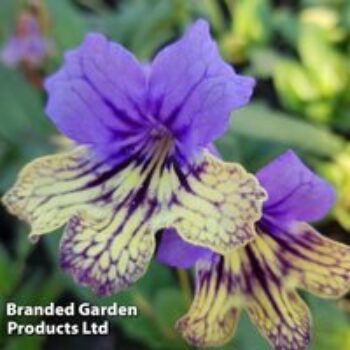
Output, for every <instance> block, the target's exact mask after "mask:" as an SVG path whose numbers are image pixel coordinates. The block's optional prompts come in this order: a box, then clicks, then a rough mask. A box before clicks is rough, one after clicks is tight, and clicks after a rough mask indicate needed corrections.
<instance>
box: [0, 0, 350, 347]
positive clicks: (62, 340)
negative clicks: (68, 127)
mask: <svg viewBox="0 0 350 350" xmlns="http://www.w3.org/2000/svg"><path fill="white" fill-rule="evenodd" d="M28 13H29V14H30V15H31V16H34V17H35V18H36V20H37V21H38V23H39V27H40V31H41V33H42V35H43V36H44V37H45V38H46V39H47V40H48V41H49V42H50V46H51V48H50V50H49V52H47V55H46V56H45V57H44V58H43V59H42V60H41V62H39V63H38V64H36V65H35V66H33V65H32V64H30V63H28V62H27V61H26V58H25V57H24V58H23V59H22V60H21V62H19V63H18V64H16V65H15V67H10V66H9V65H8V64H7V63H6V62H5V61H3V62H0V194H3V193H4V192H5V191H6V189H8V187H9V186H10V185H11V184H12V183H13V182H14V181H15V178H16V174H17V173H18V171H19V170H20V169H21V168H22V167H23V165H25V164H26V163H27V162H28V161H29V160H31V159H33V158H35V157H37V156H39V155H44V154H47V153H50V152H53V151H54V150H55V149H57V148H59V147H60V142H62V140H60V139H59V138H57V134H56V132H55V130H54V128H53V126H52V125H51V124H50V122H49V121H48V119H47V117H46V116H45V114H44V106H45V99H46V97H45V94H44V92H43V89H42V80H43V78H44V77H45V76H47V75H49V74H50V73H51V72H53V71H54V70H55V69H57V67H58V66H59V65H60V63H61V62H62V55H63V53H64V52H65V51H66V50H67V49H69V48H73V47H74V46H76V45H78V44H79V43H80V41H81V40H82V38H83V37H84V35H85V33H87V32H91V31H99V32H103V33H105V34H106V35H108V36H109V37H110V38H111V39H113V40H115V41H118V42H120V43H122V44H123V45H125V46H126V47H127V48H128V49H130V50H131V51H133V52H134V53H135V54H136V55H137V56H138V57H139V58H140V59H142V60H144V61H147V60H149V59H151V58H152V57H153V56H154V54H155V53H156V52H157V51H158V50H159V49H160V48H162V47H163V46H164V45H166V44H167V43H169V42H170V41H172V40H174V39H176V38H177V37H178V36H179V35H181V33H182V32H183V30H184V29H185V28H186V26H187V25H188V24H189V23H191V22H192V21H193V20H194V19H196V18H198V17H204V18H207V19H208V20H209V22H210V23H211V27H212V33H213V35H214V37H215V38H216V40H217V42H218V44H219V46H220V49H221V52H222V55H223V56H224V57H225V59H226V60H227V61H229V62H230V63H232V64H234V66H235V68H236V69H237V70H238V71H239V72H242V73H245V74H248V75H252V76H254V77H256V79H257V87H256V90H255V94H254V98H253V101H252V103H251V104H250V105H249V106H247V107H246V108H244V109H243V110H241V111H239V112H237V113H235V116H234V118H233V119H232V120H233V121H232V126H231V129H230V131H229V132H228V133H227V134H226V135H225V137H223V138H222V139H221V140H219V141H218V143H217V145H218V147H219V149H220V151H221V153H222V155H223V157H224V158H225V159H226V160H234V161H239V162H241V163H242V164H243V165H244V166H245V167H247V169H248V170H249V171H255V170H257V169H258V168H259V167H261V166H262V165H264V164H265V163H266V162H268V161H269V160H271V159H272V158H274V157H275V156H276V155H278V154H279V153H281V152H283V151H284V150H286V149H287V148H293V149H294V150H295V151H296V152H297V153H298V154H299V155H300V156H301V157H302V158H303V160H304V161H305V162H306V163H307V164H308V165H309V166H310V167H312V168H313V169H314V170H315V171H316V172H318V173H319V174H320V175H321V176H323V177H325V178H327V179H328V180H329V181H330V182H331V183H332V184H333V185H334V186H335V188H336V190H337V196H338V199H337V203H336V205H335V207H334V209H333V211H332V212H331V214H330V216H329V217H328V218H327V219H326V220H324V222H322V223H320V224H318V225H317V228H318V229H319V230H320V231H321V232H322V233H324V234H325V235H327V236H329V237H332V238H334V239H336V240H339V241H342V242H347V243H349V244H350V141H349V137H350V1H349V0H275V1H273V0H226V1H225V0H119V1H118V0H42V1H40V0H0V47H1V48H4V47H5V46H6V44H7V43H8V41H9V40H10V39H11V38H12V37H13V36H14V35H15V34H16V33H17V35H18V32H19V29H18V28H19V27H20V25H21V23H20V22H21V21H22V20H23V14H28ZM20 35H25V33H24V34H23V33H22V32H21V33H20ZM27 233H28V227H27V226H25V225H23V224H22V223H20V222H18V221H17V220H16V219H15V218H13V217H11V216H10V215H9V214H8V213H6V212H5V209H4V208H3V207H0V308H1V309H0V310H1V312H0V349H6V350H22V349H25V350H37V349H49V350H55V349H57V350H61V349H63V348H64V349H66V350H70V349H77V348H78V347H82V346H84V349H86V350H90V349H103V350H109V349H122V350H127V349H164V350H165V349H190V348H191V347H189V346H187V345H186V344H185V343H183V342H182V340H181V338H180V336H179V335H178V334H177V333H176V332H175V330H174V328H173V326H174V322H175V320H176V319H177V317H179V316H180V315H182V314H183V313H184V312H185V311H186V309H187V307H188V305H189V301H190V299H191V290H192V286H193V279H192V276H193V274H192V271H187V272H184V271H176V270H174V269H170V268H167V267H164V266H162V265H160V264H158V263H156V262H153V263H152V266H151V268H150V271H149V272H148V274H147V275H146V276H145V277H144V278H143V279H142V280H141V281H139V282H138V283H137V284H136V285H135V286H134V287H133V288H131V289H130V290H128V291H126V292H123V293H121V294H120V295H118V296H115V297H110V298H102V299H98V298H96V297H95V296H93V295H92V294H91V293H90V292H89V291H87V290H86V289H85V288H83V287H79V286H77V285H75V284H74V283H73V282H72V281H71V279H70V278H69V277H68V276H66V275H65V274H64V273H63V272H61V271H60V269H59V266H58V262H57V247H58V241H59V237H60V234H61V231H59V232H56V233H53V234H51V235H48V236H47V237H45V238H44V239H43V240H42V241H41V242H39V243H38V244H36V245H31V244H30V243H29V242H28V240H27ZM303 296H304V297H305V300H306V301H307V303H308V304H309V305H310V307H311V310H312V313H313V316H314V336H313V342H312V345H311V349H313V350H349V349H350V298H349V296H348V298H347V297H345V298H344V299H343V300H341V301H339V302H332V303H331V302H325V301H321V300H318V299H315V298H312V297H310V296H309V295H303ZM81 300H87V301H89V302H91V303H95V304H103V305H106V304H108V303H111V302H113V301H118V302H120V303H124V304H136V305H137V306H138V307H139V310H140V316H139V317H137V318H135V319H128V318H114V319H111V323H112V325H113V329H112V331H111V334H110V335H109V336H100V337H97V336H96V337H83V336H76V337H44V336H42V337H9V336H6V332H5V328H4V327H5V324H6V321H7V319H6V317H5V313H4V310H3V307H4V305H5V303H6V302H7V301H15V302H17V303H18V304H26V305H46V304H47V303H49V302H51V301H55V302H56V303H58V304H62V305H65V304H66V303H68V302H70V301H77V302H79V301H81ZM19 321H21V322H31V323H35V322H38V321H39V319H36V318H25V319H22V320H19ZM52 322H55V320H52ZM56 322H58V321H57V320H56ZM268 348H269V347H268V346H267V344H266V342H265V340H263V339H262V338H261V337H260V336H259V335H258V334H257V332H256V331H255V329H254V328H253V327H252V326H251V325H250V323H249V321H248V319H247V317H243V318H242V320H241V322H240V325H239V329H238V332H237V335H236V337H235V338H234V340H233V341H232V342H230V343H229V344H228V345H227V346H225V347H223V348H222V349H232V350H264V349H268Z"/></svg>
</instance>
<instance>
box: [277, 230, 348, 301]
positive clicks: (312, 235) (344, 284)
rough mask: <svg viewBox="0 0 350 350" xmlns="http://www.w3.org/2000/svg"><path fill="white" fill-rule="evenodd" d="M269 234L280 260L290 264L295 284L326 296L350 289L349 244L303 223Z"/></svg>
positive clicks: (335, 296)
mask: <svg viewBox="0 0 350 350" xmlns="http://www.w3.org/2000/svg"><path fill="white" fill-rule="evenodd" d="M271 237H272V238H273V239H274V240H275V241H276V242H278V244H279V249H278V251H277V252H278V258H279V260H280V261H281V263H282V264H285V266H290V269H291V271H290V275H292V281H295V283H297V285H298V287H301V288H303V289H306V290H307V291H309V292H311V293H314V294H316V295H318V296H321V297H325V298H339V297H341V296H342V295H344V294H345V293H347V292H348V291H349V290H350V247H348V246H345V245H343V244H341V243H338V242H336V241H333V240H331V239H328V238H326V237H324V236H322V235H321V234H319V233H318V232H317V231H316V230H315V229H313V228H312V227H311V226H310V225H308V224H306V223H296V224H293V225H291V226H289V227H288V228H279V229H278V230H277V231H276V232H275V233H274V234H273V235H272V236H271Z"/></svg>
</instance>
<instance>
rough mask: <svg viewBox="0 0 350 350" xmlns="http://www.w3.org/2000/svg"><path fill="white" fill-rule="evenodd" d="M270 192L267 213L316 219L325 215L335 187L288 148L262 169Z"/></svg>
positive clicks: (333, 197) (295, 218)
mask: <svg viewBox="0 0 350 350" xmlns="http://www.w3.org/2000/svg"><path fill="white" fill-rule="evenodd" d="M257 177H258V179H259V181H260V183H261V185H262V186H263V187H264V188H265V189H266V191H267V193H268V196H269V198H268V200H267V201H266V202H265V203H264V214H267V215H270V216H274V217H276V218H279V219H283V220H300V221H314V220H319V219H321V218H322V217H324V216H325V215H326V214H327V212H328V211H329V209H330V208H331V206H332V205H333V202H334V199H335V193H334V190H333V188H332V187H331V186H330V185H329V184H328V183H327V182H326V181H324V180H323V179H321V178H320V177H318V176H316V175H315V174H314V173H313V172H312V171H311V170H310V169H309V168H307V167H306V166H305V165H304V164H303V163H302V162H301V160H300V159H299V158H298V157H297V156H296V154H295V153H294V152H292V151H288V152H286V153H284V154H282V155H281V156H279V157H278V158H277V159H275V160H273V161H272V162H271V163H269V164H268V165H267V166H265V167H264V168H262V169H261V170H259V172H258V173H257Z"/></svg>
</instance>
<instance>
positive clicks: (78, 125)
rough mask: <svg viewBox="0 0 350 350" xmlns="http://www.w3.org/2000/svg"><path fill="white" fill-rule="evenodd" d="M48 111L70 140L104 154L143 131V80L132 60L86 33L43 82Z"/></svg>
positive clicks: (98, 35)
mask: <svg viewBox="0 0 350 350" xmlns="http://www.w3.org/2000/svg"><path fill="white" fill-rule="evenodd" d="M45 87H46V90H47V92H48V96H49V99H48V103H47V107H46V112H47V114H48V115H49V117H50V118H51V119H52V121H53V122H54V123H55V124H56V126H57V128H58V129H59V130H60V131H61V132H62V133H64V134H65V135H66V136H68V137H70V138H71V139H73V140H75V141H77V142H79V143H84V144H94V145H98V146H100V147H102V148H105V149H106V150H107V149H108V148H110V147H111V144H113V150H114V151H115V150H118V148H121V147H122V146H123V145H124V144H125V142H126V141H128V142H130V141H135V140H134V139H133V137H134V138H135V137H137V136H138V135H140V134H142V133H143V130H144V125H145V120H144V119H143V117H142V115H141V113H140V110H142V108H143V106H142V104H143V101H144V98H145V91H146V78H145V74H144V72H143V69H142V67H141V66H140V65H139V63H138V62H137V61H136V59H135V58H134V57H133V56H132V54H131V53H129V52H128V51H127V50H126V49H124V48H123V47H122V46H120V45H118V44H115V43H111V42H109V41H107V39H106V38H105V37H104V36H103V35H100V34H89V35H87V36H86V38H85V41H84V42H83V43H82V45H81V46H80V47H78V48H77V49H75V50H72V51H70V52H68V53H67V54H66V55H65V61H64V65H63V66H62V68H61V69H60V70H59V71H58V72H57V73H55V74H54V75H52V76H51V77H50V78H48V79H47V80H46V83H45Z"/></svg>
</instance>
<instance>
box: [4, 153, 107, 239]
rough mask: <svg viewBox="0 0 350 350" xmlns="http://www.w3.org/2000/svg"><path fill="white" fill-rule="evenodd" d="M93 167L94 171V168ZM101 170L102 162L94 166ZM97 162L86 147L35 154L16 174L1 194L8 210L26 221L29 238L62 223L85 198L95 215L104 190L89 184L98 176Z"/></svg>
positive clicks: (85, 202) (57, 226) (82, 205)
mask: <svg viewBox="0 0 350 350" xmlns="http://www.w3.org/2000/svg"><path fill="white" fill-rule="evenodd" d="M95 168H96V173H94V169H95ZM98 169H99V171H100V172H101V173H102V172H104V171H105V168H104V166H102V165H101V164H100V166H99V167H98ZM98 174H99V173H98V170H97V164H95V162H94V161H93V160H92V159H91V156H90V153H89V151H88V150H87V149H86V148H79V149H75V150H74V151H72V152H68V153H62V154H58V155H54V156H45V157H42V158H38V159H36V160H34V161H33V162H31V163H30V164H28V165H27V166H26V167H25V168H24V169H23V170H22V171H21V173H20V174H19V177H18V180H17V182H16V184H15V185H14V186H13V188H12V189H11V190H10V191H8V192H7V193H6V194H5V196H4V197H3V203H4V204H5V206H6V207H7V208H8V209H9V211H10V212H11V213H13V214H14V215H16V216H18V217H19V218H21V219H22V220H24V221H26V222H28V223H30V225H31V229H32V230H31V234H30V236H32V238H34V237H35V236H40V235H42V234H45V233H48V232H50V231H53V230H55V229H57V228H59V227H61V226H62V225H64V224H65V223H66V222H67V221H68V220H69V218H70V217H71V216H72V215H73V214H74V212H76V211H77V210H80V209H83V208H84V207H85V206H87V205H88V203H89V202H91V203H93V202H94V201H96V203H95V204H94V212H95V213H96V214H97V215H98V212H99V210H98V209H99V205H98V198H99V197H100V198H101V199H102V198H103V196H104V195H105V194H106V193H107V192H108V188H106V189H105V191H101V188H100V187H98V186H89V183H92V182H93V181H95V180H96V177H97V176H98Z"/></svg>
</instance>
